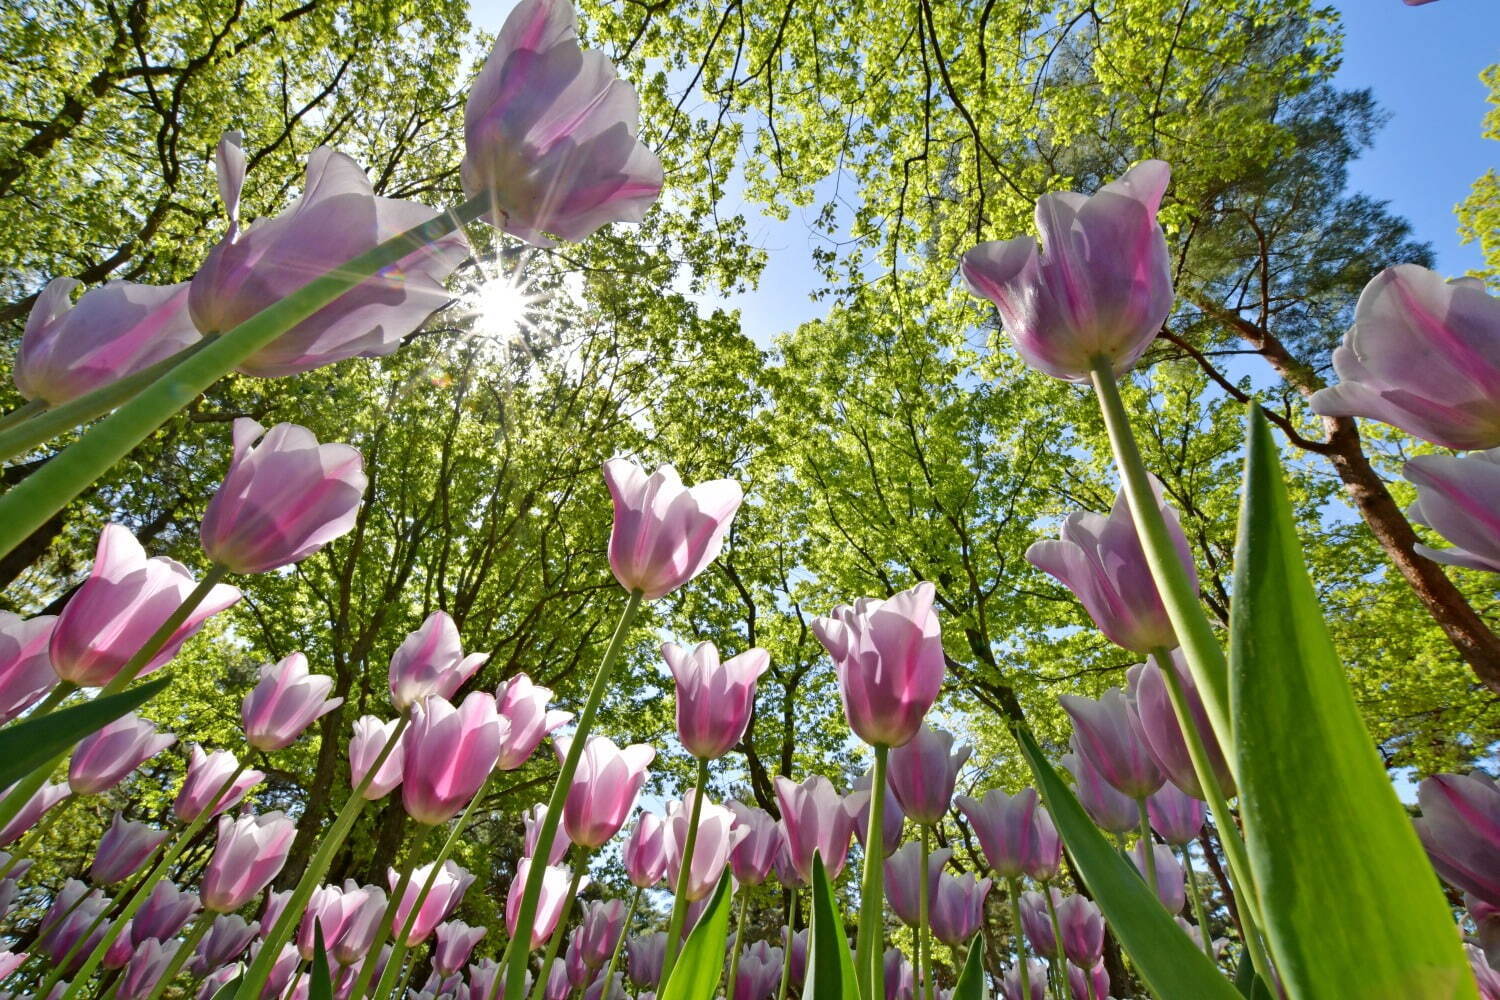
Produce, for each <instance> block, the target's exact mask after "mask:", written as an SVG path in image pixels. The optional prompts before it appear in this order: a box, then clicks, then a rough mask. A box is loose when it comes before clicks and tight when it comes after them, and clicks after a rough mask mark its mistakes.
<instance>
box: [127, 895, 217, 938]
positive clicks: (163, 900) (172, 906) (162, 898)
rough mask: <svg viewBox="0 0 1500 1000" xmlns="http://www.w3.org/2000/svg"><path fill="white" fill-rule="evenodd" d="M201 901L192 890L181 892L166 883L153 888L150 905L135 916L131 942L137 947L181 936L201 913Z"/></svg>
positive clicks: (147, 899) (144, 904) (148, 899)
mask: <svg viewBox="0 0 1500 1000" xmlns="http://www.w3.org/2000/svg"><path fill="white" fill-rule="evenodd" d="M200 905H201V901H200V899H199V898H198V894H197V893H196V892H194V891H193V890H191V889H179V888H178V887H177V886H175V885H173V884H172V883H171V882H168V881H166V880H165V879H163V880H162V881H160V882H157V883H156V885H154V886H152V887H151V894H150V895H149V896H147V897H146V902H145V903H143V904H142V905H141V908H140V909H139V910H137V911H136V912H135V918H134V920H133V923H132V925H131V928H130V940H131V941H133V942H134V943H135V944H136V945H140V944H141V942H143V941H146V940H147V939H149V938H155V939H156V940H158V941H166V940H168V939H170V938H174V937H176V936H177V934H178V932H180V931H181V930H182V929H183V928H184V927H186V926H187V922H188V921H189V920H191V919H193V915H194V914H195V913H197V912H198V909H199V907H200Z"/></svg>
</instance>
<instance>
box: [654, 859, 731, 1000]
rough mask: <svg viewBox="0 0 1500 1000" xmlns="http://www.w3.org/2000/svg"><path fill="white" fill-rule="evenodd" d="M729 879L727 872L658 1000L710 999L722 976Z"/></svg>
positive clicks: (727, 919) (727, 921)
mask: <svg viewBox="0 0 1500 1000" xmlns="http://www.w3.org/2000/svg"><path fill="white" fill-rule="evenodd" d="M729 888H730V876H729V873H728V872H727V871H726V872H725V873H724V874H723V876H722V877H721V878H720V879H719V887H718V888H717V889H715V890H714V898H713V900H712V901H711V902H710V903H709V904H708V909H707V910H705V911H703V916H701V917H699V918H698V923H697V925H696V926H695V927H694V928H693V932H692V933H691V934H689V935H688V939H687V942H686V943H685V944H683V946H682V954H681V955H679V956H678V957H677V964H676V965H674V966H672V978H671V979H669V980H668V981H667V985H666V986H665V987H663V988H662V991H661V993H659V994H658V996H659V997H660V998H661V1000H712V998H713V995H714V992H715V991H716V990H717V989H718V988H719V979H720V977H722V976H723V975H724V944H725V941H726V940H727V939H728V937H729V910H730V908H731V903H730V898H729Z"/></svg>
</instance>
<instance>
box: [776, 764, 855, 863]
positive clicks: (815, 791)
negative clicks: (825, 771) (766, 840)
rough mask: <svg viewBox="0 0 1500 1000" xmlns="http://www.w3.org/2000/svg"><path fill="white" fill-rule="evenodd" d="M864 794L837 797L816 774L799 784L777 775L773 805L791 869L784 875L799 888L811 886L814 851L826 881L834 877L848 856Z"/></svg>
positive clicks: (831, 785) (827, 783)
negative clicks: (788, 875)
mask: <svg viewBox="0 0 1500 1000" xmlns="http://www.w3.org/2000/svg"><path fill="white" fill-rule="evenodd" d="M867 795H868V793H865V792H855V793H854V794H852V795H850V796H849V797H848V798H844V797H841V796H840V795H839V793H838V792H837V791H835V790H834V787H833V783H832V782H830V781H829V780H828V779H827V778H825V777H823V776H822V775H820V774H815V775H813V776H812V777H809V778H806V779H805V780H803V781H802V782H801V783H800V784H799V783H797V782H795V781H792V780H791V779H790V778H786V777H783V776H782V775H777V776H776V802H777V804H778V805H779V806H780V807H781V824H782V832H783V834H784V835H785V838H786V846H787V855H788V861H789V862H790V864H791V868H792V871H791V872H789V873H788V874H790V875H793V877H795V878H796V879H799V880H800V884H802V885H808V884H811V882H812V862H813V853H814V852H817V853H818V854H819V855H821V857H822V859H823V866H824V868H826V869H827V871H828V878H829V880H830V881H831V880H833V879H836V878H838V877H839V873H840V872H842V871H843V870H844V861H845V859H846V858H847V856H848V854H849V839H850V838H851V837H852V836H853V835H854V819H855V816H857V815H858V813H859V808H860V806H861V805H863V804H864V802H865V800H866V798H867Z"/></svg>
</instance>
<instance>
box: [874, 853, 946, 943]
mask: <svg viewBox="0 0 1500 1000" xmlns="http://www.w3.org/2000/svg"><path fill="white" fill-rule="evenodd" d="M952 857H953V852H952V851H951V850H949V849H948V848H946V847H944V848H940V849H938V850H936V851H933V852H932V853H931V854H930V855H929V856H928V859H927V905H928V906H929V907H930V906H931V905H932V901H933V900H934V899H936V898H937V884H938V876H939V875H941V874H942V872H943V867H944V866H945V865H946V864H947V863H948V860H949V859H950V858H952ZM921 872H922V845H921V844H918V843H915V842H913V843H910V844H904V845H903V846H901V847H900V848H898V849H897V850H896V851H895V853H893V854H892V855H891V856H890V857H889V858H887V859H886V861H885V899H886V902H887V903H889V904H890V905H891V912H892V913H894V914H895V915H896V918H897V919H898V920H900V921H901V922H902V923H904V924H906V925H907V926H908V927H915V926H917V923H918V921H919V920H920V919H921V902H922V901H921V897H920V895H919V893H920V892H921V888H922V883H921V878H922V875H921Z"/></svg>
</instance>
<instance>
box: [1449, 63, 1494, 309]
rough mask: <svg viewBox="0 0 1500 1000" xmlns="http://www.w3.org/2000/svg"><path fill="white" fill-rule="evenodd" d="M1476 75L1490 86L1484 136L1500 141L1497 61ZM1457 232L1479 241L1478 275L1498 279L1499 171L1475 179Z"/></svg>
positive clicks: (1462, 205)
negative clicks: (1482, 261)
mask: <svg viewBox="0 0 1500 1000" xmlns="http://www.w3.org/2000/svg"><path fill="white" fill-rule="evenodd" d="M1479 78H1480V79H1481V80H1483V81H1484V83H1485V84H1486V85H1487V86H1488V87H1489V88H1490V96H1489V102H1490V104H1492V105H1494V106H1493V107H1492V108H1490V109H1489V111H1488V112H1486V113H1485V116H1484V132H1483V135H1484V137H1485V138H1486V139H1493V140H1495V141H1497V142H1500V63H1496V64H1495V65H1493V66H1490V67H1487V68H1486V69H1485V70H1484V72H1482V73H1480V74H1479ZM1457 212H1458V233H1459V235H1460V236H1462V237H1463V240H1464V242H1465V243H1472V242H1475V241H1478V243H1479V249H1480V251H1482V252H1483V254H1484V267H1483V268H1482V269H1481V270H1479V271H1475V272H1471V273H1473V274H1475V275H1476V276H1477V277H1480V278H1486V279H1489V280H1491V281H1494V280H1497V279H1500V173H1497V172H1496V171H1494V170H1486V171H1485V172H1484V174H1483V175H1482V176H1480V177H1479V178H1477V179H1476V180H1475V181H1474V190H1473V191H1471V192H1470V193H1469V196H1468V197H1467V198H1465V199H1464V200H1463V201H1462V202H1460V203H1459V205H1458V207H1457Z"/></svg>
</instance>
